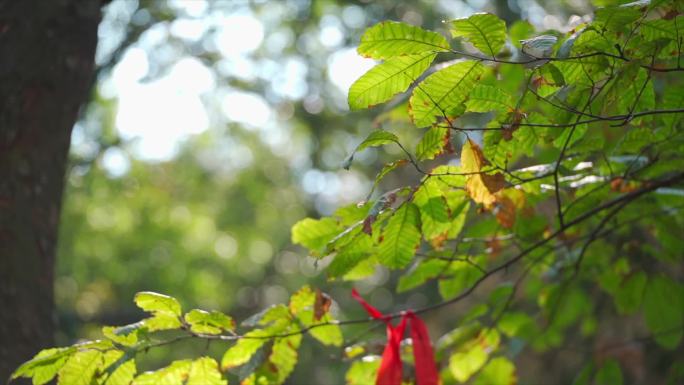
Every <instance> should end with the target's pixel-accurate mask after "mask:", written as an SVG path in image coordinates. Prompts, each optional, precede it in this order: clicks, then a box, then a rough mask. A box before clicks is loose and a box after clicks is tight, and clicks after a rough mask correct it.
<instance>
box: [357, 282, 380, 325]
mask: <svg viewBox="0 0 684 385" xmlns="http://www.w3.org/2000/svg"><path fill="white" fill-rule="evenodd" d="M352 297H353V298H354V299H355V300H357V301H358V302H359V303H360V304H361V306H363V307H364V309H366V311H367V312H368V314H370V315H371V317H373V318H375V319H384V318H385V316H384V315H383V314H382V313H380V311H378V309H376V308H374V307H373V306H371V305H370V304H369V303H368V302H366V300H364V299H363V298H361V296H360V295H359V292H358V291H356V289H352Z"/></svg>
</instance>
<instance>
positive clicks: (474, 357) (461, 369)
mask: <svg viewBox="0 0 684 385" xmlns="http://www.w3.org/2000/svg"><path fill="white" fill-rule="evenodd" d="M487 357H488V354H487V353H486V352H485V350H484V348H483V347H482V346H480V345H474V346H472V348H470V349H468V350H466V351H464V352H460V351H459V352H456V353H454V354H452V355H451V357H449V369H450V370H451V374H453V376H454V378H456V380H457V381H459V382H466V381H468V379H469V378H470V376H472V375H473V374H475V372H477V371H478V370H480V368H481V367H482V366H483V365H484V364H485V362H487Z"/></svg>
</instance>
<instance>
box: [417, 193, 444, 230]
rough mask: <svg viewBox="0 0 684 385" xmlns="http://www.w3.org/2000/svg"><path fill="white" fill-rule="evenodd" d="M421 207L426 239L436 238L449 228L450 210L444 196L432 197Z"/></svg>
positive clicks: (421, 218) (422, 226)
mask: <svg viewBox="0 0 684 385" xmlns="http://www.w3.org/2000/svg"><path fill="white" fill-rule="evenodd" d="M419 209H420V221H421V228H422V230H423V237H425V239H427V240H431V239H434V238H436V237H438V236H440V235H443V234H444V233H446V232H447V230H449V227H450V225H451V224H450V220H449V211H448V208H447V205H446V202H445V201H444V198H443V197H441V196H439V197H434V198H430V199H428V201H427V202H426V203H425V204H424V205H421V206H419Z"/></svg>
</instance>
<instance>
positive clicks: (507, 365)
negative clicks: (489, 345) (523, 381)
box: [474, 357, 517, 385]
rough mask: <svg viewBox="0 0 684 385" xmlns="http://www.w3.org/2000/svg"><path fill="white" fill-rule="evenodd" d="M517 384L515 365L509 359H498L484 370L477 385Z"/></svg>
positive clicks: (492, 361) (476, 381) (476, 382)
mask: <svg viewBox="0 0 684 385" xmlns="http://www.w3.org/2000/svg"><path fill="white" fill-rule="evenodd" d="M515 383H517V376H516V374H515V365H513V363H512V362H511V361H509V360H508V359H507V358H504V357H497V358H495V359H493V360H491V361H489V363H488V364H487V366H485V367H484V369H482V372H480V374H479V375H478V376H477V379H476V380H475V383H474V384H475V385H512V384H515Z"/></svg>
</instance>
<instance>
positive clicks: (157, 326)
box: [142, 314, 183, 332]
mask: <svg viewBox="0 0 684 385" xmlns="http://www.w3.org/2000/svg"><path fill="white" fill-rule="evenodd" d="M142 322H143V324H144V325H145V328H146V329H147V330H149V331H151V332H153V331H158V330H173V329H179V328H180V327H181V326H183V323H182V322H181V321H180V319H179V318H178V317H176V316H172V315H168V314H156V315H155V316H153V317H150V318H146V319H144V320H143V321H142Z"/></svg>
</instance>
